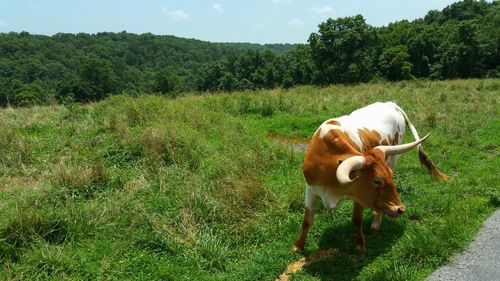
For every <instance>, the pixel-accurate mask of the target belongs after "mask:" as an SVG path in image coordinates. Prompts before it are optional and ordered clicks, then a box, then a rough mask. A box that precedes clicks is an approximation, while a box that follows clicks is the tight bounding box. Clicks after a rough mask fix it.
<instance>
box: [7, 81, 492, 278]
mask: <svg viewBox="0 0 500 281" xmlns="http://www.w3.org/2000/svg"><path fill="white" fill-rule="evenodd" d="M499 85H500V81H499V80H468V81H450V82H426V81H414V82H401V83H395V84H375V85H359V86H354V87H347V86H334V87H328V88H314V87H300V88H296V89H293V90H290V91H285V90H273V91H261V92H256V93H236V94H220V95H213V96H210V95H205V96H200V97H197V96H187V97H184V98H179V99H177V100H167V99H163V98H161V97H151V96H149V97H141V98H138V99H132V98H129V97H124V96H117V97H112V98H110V99H108V100H106V101H103V102H100V103H98V104H94V105H87V106H78V105H74V106H70V107H61V106H57V107H35V108H31V109H16V110H12V109H4V110H1V111H0V132H1V134H0V176H1V177H0V260H1V265H2V266H1V268H0V278H1V279H27V278H40V279H58V280H59V279H71V280H74V279H120V280H123V279H142V280H144V279H152V280H154V279H157V280H186V279H191V280H274V279H275V278H277V277H278V275H279V274H280V273H281V272H282V271H283V270H284V269H285V268H286V266H287V264H288V263H290V262H292V261H294V260H296V259H298V258H300V257H301V256H302V255H300V254H292V253H291V252H290V251H289V249H290V246H291V244H292V243H293V241H294V239H295V237H296V235H297V234H298V231H299V228H300V224H301V219H302V210H303V184H304V183H303V179H302V176H301V171H300V168H301V163H302V160H303V155H302V153H297V152H293V151H292V150H290V149H288V148H287V147H286V146H283V145H279V144H276V143H273V142H272V141H269V139H268V138H267V135H268V134H269V133H271V132H276V133H278V134H284V135H289V136H299V137H310V136H311V135H312V133H313V132H314V131H315V130H316V128H317V127H318V126H319V124H320V123H321V122H322V121H323V120H325V119H327V118H329V117H332V116H339V115H341V114H345V113H348V112H350V111H352V110H353V109H355V108H358V107H360V106H363V105H366V104H368V103H371V102H374V101H387V100H392V101H395V102H397V103H398V104H399V105H400V106H401V107H402V108H404V109H405V110H406V112H407V114H408V115H409V117H410V119H411V120H412V122H413V123H414V124H415V125H416V127H417V129H418V130H419V132H420V133H421V134H425V133H427V132H431V133H432V134H431V138H430V139H429V141H427V142H426V144H425V145H424V147H425V148H426V151H427V152H428V155H429V156H430V157H431V158H432V159H433V160H434V161H435V163H436V164H437V165H438V167H440V168H441V169H442V170H444V171H445V172H446V173H448V174H449V175H450V176H452V180H451V181H450V182H448V183H437V182H433V181H432V180H431V179H430V177H429V176H428V175H427V174H426V172H425V171H424V169H423V168H422V167H419V164H418V159H417V155H416V153H415V152H411V153H408V154H407V155H405V156H403V157H402V158H401V160H400V162H399V164H398V168H397V169H396V182H397V184H398V185H399V192H400V195H401V197H402V200H403V202H404V203H405V205H406V208H407V210H408V211H407V213H406V214H405V215H404V216H403V217H402V218H400V219H398V220H388V219H385V220H384V223H383V225H382V230H381V231H380V232H379V233H373V232H370V231H369V230H366V229H368V228H369V224H370V219H371V214H370V213H369V211H368V210H367V211H366V212H365V233H366V240H367V241H366V242H367V252H366V253H364V254H357V253H356V252H355V251H354V250H353V248H354V232H353V227H352V225H351V222H350V209H351V204H350V203H348V202H343V203H342V204H341V205H340V207H339V208H338V209H337V210H335V211H327V210H324V209H323V208H322V207H320V210H319V214H318V215H317V216H316V221H315V224H314V226H313V228H312V229H311V233H310V236H309V239H308V241H307V245H306V250H305V254H306V255H307V254H310V253H313V252H315V251H317V250H318V249H326V248H338V249H339V252H338V253H336V254H334V255H333V256H331V257H329V258H327V259H325V260H323V261H320V262H317V263H313V264H311V265H310V266H308V267H306V268H305V269H304V271H302V272H299V273H296V274H294V275H293V276H292V277H293V278H294V279H295V280H350V279H359V280H396V279H397V280H421V279H423V278H425V277H426V276H427V275H428V274H429V273H430V272H432V270H433V269H435V268H436V267H437V266H439V265H441V264H443V263H445V262H446V261H447V260H448V258H449V257H450V255H451V254H453V253H454V252H456V251H458V250H460V249H462V248H463V247H464V246H465V245H466V243H467V242H468V241H470V239H471V238H472V237H473V235H474V233H475V232H476V231H477V230H478V229H479V228H480V226H481V223H482V221H484V220H485V219H486V218H487V217H488V215H489V214H491V213H492V212H493V210H494V209H495V208H497V207H498V205H499V197H500V191H499V189H498V182H497V178H498V175H497V173H498V167H499V164H500V163H499V162H500V160H499V159H500V158H499V157H498V145H499V141H500V135H499V132H500V119H499V114H498V111H497V108H498V102H499V98H500V95H499V94H498V93H499ZM407 137H408V136H407ZM408 140H410V138H409V137H408Z"/></svg>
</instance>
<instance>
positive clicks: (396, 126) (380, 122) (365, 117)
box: [322, 102, 406, 151]
mask: <svg viewBox="0 0 500 281" xmlns="http://www.w3.org/2000/svg"><path fill="white" fill-rule="evenodd" d="M333 120H335V121H337V122H338V123H339V124H340V125H339V126H340V127H341V128H342V130H344V132H346V133H347V134H348V135H349V136H350V137H351V139H352V140H353V141H354V142H355V143H356V144H357V145H358V148H359V149H360V151H366V150H369V149H372V148H373V147H375V146H377V145H380V144H401V143H402V141H403V136H404V133H405V130H406V123H405V118H404V116H403V114H402V113H401V109H400V108H399V106H398V105H396V104H395V103H393V102H385V103H382V102H377V103H373V104H370V105H368V106H365V107H363V108H360V109H357V110H355V111H353V112H352V113H351V114H349V115H344V116H341V117H338V118H334V119H333ZM322 126H323V125H322Z"/></svg>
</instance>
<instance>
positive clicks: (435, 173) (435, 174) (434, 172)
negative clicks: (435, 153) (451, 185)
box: [418, 148, 450, 181]
mask: <svg viewBox="0 0 500 281" xmlns="http://www.w3.org/2000/svg"><path fill="white" fill-rule="evenodd" d="M418 159H419V160H420V164H422V165H423V166H425V167H426V168H427V170H429V174H431V176H432V178H434V179H435V180H437V181H448V180H450V177H449V176H447V175H446V174H445V173H443V172H441V171H440V170H438V169H437V168H436V166H434V164H433V163H432V161H431V159H429V157H427V155H425V153H424V151H423V150H422V149H421V148H420V149H419V150H418Z"/></svg>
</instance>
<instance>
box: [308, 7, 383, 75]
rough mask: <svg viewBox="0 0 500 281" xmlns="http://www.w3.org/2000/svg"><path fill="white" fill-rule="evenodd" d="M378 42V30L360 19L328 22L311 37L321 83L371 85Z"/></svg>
mask: <svg viewBox="0 0 500 281" xmlns="http://www.w3.org/2000/svg"><path fill="white" fill-rule="evenodd" d="M378 43H379V40H378V36H377V32H376V30H375V29H374V28H373V27H371V26H370V25H368V24H366V22H365V19H364V18H363V16H361V15H357V16H354V17H346V18H338V19H335V20H334V19H331V18H330V19H328V20H327V21H326V22H323V23H321V24H320V25H319V31H318V33H312V34H311V36H309V44H310V46H311V52H312V57H313V59H314V61H315V63H316V66H317V68H318V70H319V72H320V74H321V77H320V79H319V80H320V82H321V83H353V82H362V81H368V80H369V79H370V78H371V76H372V75H373V62H374V61H375V58H376V46H377V45H378Z"/></svg>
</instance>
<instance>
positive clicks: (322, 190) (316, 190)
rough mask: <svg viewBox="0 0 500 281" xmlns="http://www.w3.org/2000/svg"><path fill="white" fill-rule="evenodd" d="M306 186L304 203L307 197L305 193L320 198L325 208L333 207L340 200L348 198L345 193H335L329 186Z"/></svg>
mask: <svg viewBox="0 0 500 281" xmlns="http://www.w3.org/2000/svg"><path fill="white" fill-rule="evenodd" d="M306 188H307V189H308V190H307V191H306V204H307V197H308V195H307V193H310V195H309V196H311V195H314V196H317V197H319V198H321V202H322V203H323V206H325V208H327V209H335V208H336V207H337V204H338V202H339V201H340V200H343V199H348V198H347V196H346V195H345V194H336V193H335V192H334V189H332V188H331V187H330V188H328V187H324V186H314V185H307V187H306Z"/></svg>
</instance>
